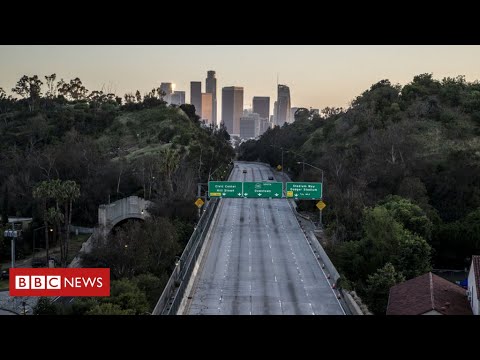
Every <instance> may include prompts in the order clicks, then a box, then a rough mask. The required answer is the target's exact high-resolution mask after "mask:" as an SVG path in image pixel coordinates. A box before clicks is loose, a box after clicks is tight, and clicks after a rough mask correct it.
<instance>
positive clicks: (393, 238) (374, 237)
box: [361, 206, 405, 274]
mask: <svg viewBox="0 0 480 360" xmlns="http://www.w3.org/2000/svg"><path fill="white" fill-rule="evenodd" d="M363 229H364V232H365V235H364V237H363V238H362V240H361V241H362V253H363V257H364V258H365V259H366V261H367V264H366V271H367V274H371V273H373V272H374V271H376V270H377V269H378V268H380V267H382V266H384V265H385V264H386V263H387V262H389V261H391V258H392V256H395V254H396V251H397V249H398V246H399V244H400V242H401V240H402V237H403V236H404V235H405V232H404V229H403V226H402V225H401V224H399V223H398V222H397V221H395V219H394V218H393V216H392V215H391V214H390V213H389V212H388V211H387V209H385V208H384V207H381V206H377V207H375V208H373V209H368V210H366V212H365V221H364V225H363Z"/></svg>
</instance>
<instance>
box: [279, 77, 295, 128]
mask: <svg viewBox="0 0 480 360" xmlns="http://www.w3.org/2000/svg"><path fill="white" fill-rule="evenodd" d="M290 107H291V105H290V89H289V88H288V86H287V85H280V84H279V85H278V93H277V119H276V125H278V126H282V125H283V124H285V123H286V122H291V120H290Z"/></svg>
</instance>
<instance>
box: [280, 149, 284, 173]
mask: <svg viewBox="0 0 480 360" xmlns="http://www.w3.org/2000/svg"><path fill="white" fill-rule="evenodd" d="M280 149H282V179H283V176H284V174H283V147H281V148H280Z"/></svg>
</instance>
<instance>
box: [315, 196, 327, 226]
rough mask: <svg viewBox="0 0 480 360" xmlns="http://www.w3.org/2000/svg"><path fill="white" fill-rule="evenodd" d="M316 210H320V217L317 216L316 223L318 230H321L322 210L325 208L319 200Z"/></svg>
mask: <svg viewBox="0 0 480 360" xmlns="http://www.w3.org/2000/svg"><path fill="white" fill-rule="evenodd" d="M316 206H317V208H318V210H320V215H319V219H318V221H319V222H318V223H319V227H320V228H323V224H322V210H323V209H325V206H327V205H326V204H325V203H324V202H323V201H322V200H320V201H319V202H318V203H317V205H316Z"/></svg>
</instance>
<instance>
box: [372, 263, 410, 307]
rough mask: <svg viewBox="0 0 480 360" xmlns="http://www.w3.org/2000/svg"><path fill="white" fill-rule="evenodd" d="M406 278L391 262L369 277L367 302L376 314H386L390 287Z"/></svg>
mask: <svg viewBox="0 0 480 360" xmlns="http://www.w3.org/2000/svg"><path fill="white" fill-rule="evenodd" d="M402 281H405V278H404V277H403V275H402V274H400V273H398V272H397V271H396V270H395V268H394V267H393V265H392V264H391V263H387V264H385V266H384V267H382V268H380V269H378V270H377V271H376V272H375V273H374V274H372V275H369V276H368V279H367V289H366V297H365V300H366V303H367V305H368V308H369V309H370V311H372V312H373V313H374V314H376V315H384V314H385V312H386V310H387V304H388V295H389V293H390V288H391V287H392V286H394V285H396V284H398V283H400V282H402Z"/></svg>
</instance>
